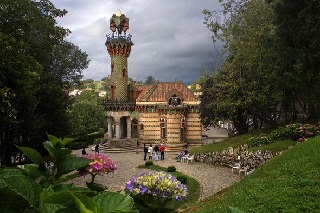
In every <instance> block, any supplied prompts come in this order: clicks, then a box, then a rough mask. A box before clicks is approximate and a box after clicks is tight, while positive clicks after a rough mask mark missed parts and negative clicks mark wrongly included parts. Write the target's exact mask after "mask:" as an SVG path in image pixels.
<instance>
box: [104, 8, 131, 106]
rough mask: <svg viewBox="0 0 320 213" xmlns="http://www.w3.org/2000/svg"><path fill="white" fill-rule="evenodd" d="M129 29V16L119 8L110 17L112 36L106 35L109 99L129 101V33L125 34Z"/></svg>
mask: <svg viewBox="0 0 320 213" xmlns="http://www.w3.org/2000/svg"><path fill="white" fill-rule="evenodd" d="M128 29H129V18H126V16H125V15H124V14H121V11H120V10H119V11H118V12H117V13H116V14H113V16H112V18H111V19H110V30H111V31H112V36H111V37H110V36H109V35H108V37H107V41H106V46H107V50H108V53H109V55H110V57H111V100H112V101H117V102H127V101H129V94H128V57H129V55H130V52H131V46H132V45H133V43H132V41H131V35H129V36H126V31H127V30H128Z"/></svg>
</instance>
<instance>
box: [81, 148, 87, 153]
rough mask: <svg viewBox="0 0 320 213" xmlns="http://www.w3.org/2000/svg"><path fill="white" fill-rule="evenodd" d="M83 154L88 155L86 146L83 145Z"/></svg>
mask: <svg viewBox="0 0 320 213" xmlns="http://www.w3.org/2000/svg"><path fill="white" fill-rule="evenodd" d="M82 155H87V152H86V148H85V147H83V149H82Z"/></svg>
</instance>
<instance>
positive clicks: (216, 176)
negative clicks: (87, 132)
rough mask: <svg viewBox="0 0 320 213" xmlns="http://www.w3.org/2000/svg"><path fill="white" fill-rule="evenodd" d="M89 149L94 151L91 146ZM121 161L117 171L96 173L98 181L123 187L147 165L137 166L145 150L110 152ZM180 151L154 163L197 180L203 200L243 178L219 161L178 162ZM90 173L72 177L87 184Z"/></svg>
mask: <svg viewBox="0 0 320 213" xmlns="http://www.w3.org/2000/svg"><path fill="white" fill-rule="evenodd" d="M87 152H92V151H91V150H90V151H89V149H87ZM74 154H76V155H78V156H80V155H81V150H76V151H74ZM106 155H107V156H108V157H109V158H111V159H112V160H113V161H114V162H115V164H116V165H117V170H116V172H115V173H109V174H105V175H104V176H99V175H98V176H96V178H95V182H97V183H101V184H103V185H105V186H107V187H108V189H109V190H114V191H122V190H123V189H124V188H125V184H126V182H127V181H128V180H129V179H130V178H131V177H133V176H135V175H138V174H140V173H141V172H142V171H144V170H143V169H139V168H137V166H139V165H142V164H144V162H145V161H144V160H143V153H142V152H139V153H138V154H137V153H133V152H128V153H106ZM176 156H177V154H174V153H168V152H167V153H165V160H164V161H154V164H156V165H159V166H162V167H168V166H175V167H176V169H177V171H179V172H182V173H184V174H186V175H188V176H190V177H192V178H194V179H195V180H197V181H198V182H199V183H200V185H201V193H200V200H203V199H205V198H207V197H209V196H211V195H214V194H216V193H217V192H219V191H221V190H223V189H225V188H228V187H230V186H231V185H232V184H234V183H235V182H237V181H239V180H240V177H239V175H238V174H232V171H231V168H226V167H222V166H217V165H209V164H204V163H197V162H195V163H192V164H188V163H182V162H176V160H175V157H176ZM90 178H91V176H90V175H87V176H86V177H80V178H76V179H74V180H72V182H74V183H75V184H77V185H78V186H85V182H86V181H87V182H89V181H90V180H91V179H90Z"/></svg>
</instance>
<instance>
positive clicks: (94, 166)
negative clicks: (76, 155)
mask: <svg viewBox="0 0 320 213" xmlns="http://www.w3.org/2000/svg"><path fill="white" fill-rule="evenodd" d="M82 157H84V158H87V159H90V160H92V161H91V162H90V163H89V164H88V166H86V167H83V168H81V169H79V174H80V175H82V176H85V175H87V174H90V175H91V178H92V179H91V183H93V182H94V178H95V176H96V175H97V174H99V175H104V174H105V173H107V174H108V173H109V172H114V170H116V169H117V167H116V165H115V164H114V162H113V161H112V160H111V159H110V158H108V157H107V156H105V155H104V154H101V153H95V154H86V155H83V156H82Z"/></svg>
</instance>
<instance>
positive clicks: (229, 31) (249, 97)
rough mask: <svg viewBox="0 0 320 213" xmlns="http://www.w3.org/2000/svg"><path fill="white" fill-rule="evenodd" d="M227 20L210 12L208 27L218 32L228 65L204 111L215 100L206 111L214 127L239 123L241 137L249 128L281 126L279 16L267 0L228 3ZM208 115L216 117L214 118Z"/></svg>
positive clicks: (204, 99) (204, 100) (203, 100)
mask: <svg viewBox="0 0 320 213" xmlns="http://www.w3.org/2000/svg"><path fill="white" fill-rule="evenodd" d="M222 5H223V8H224V10H223V11H222V13H221V14H220V15H223V14H225V15H226V17H225V18H226V20H225V21H224V22H221V19H222V18H221V17H219V16H218V13H216V12H210V11H208V10H205V11H204V14H205V16H206V17H205V23H206V24H207V27H208V28H209V29H210V30H211V31H212V32H213V34H214V35H213V36H214V41H215V40H221V41H222V42H224V44H225V45H224V46H225V48H226V51H225V52H226V53H227V54H228V55H227V59H226V61H225V63H224V65H223V66H222V68H221V69H220V70H219V71H218V73H217V74H216V75H214V76H213V77H212V78H213V79H212V80H210V81H212V82H213V83H211V85H212V86H211V87H212V89H211V90H205V91H204V93H203V96H202V97H201V105H207V104H208V102H207V101H210V98H207V97H205V96H209V97H210V96H212V95H213V94H211V95H210V94H209V93H208V92H213V93H216V94H214V97H215V99H212V102H214V103H213V104H212V106H214V108H210V110H213V111H214V113H209V114H208V111H207V110H206V108H205V107H203V109H204V111H201V117H202V119H203V120H206V123H208V121H211V123H210V122H209V124H212V123H214V122H216V121H217V120H229V121H233V122H234V124H235V127H236V128H237V130H238V131H239V132H240V133H243V132H246V131H247V130H248V128H249V125H251V124H253V126H254V127H255V128H260V127H261V126H262V124H263V123H264V122H268V123H275V122H276V119H275V118H277V105H278V104H279V102H280V100H281V97H282V93H281V92H279V90H278V86H279V84H277V80H276V75H275V71H274V70H276V69H277V66H276V65H275V63H273V62H274V61H276V54H275V46H274V44H275V43H276V37H275V36H274V34H273V28H274V25H273V11H272V9H271V7H270V6H269V5H268V4H266V3H265V2H264V1H263V0H251V1H248V0H239V1H223V4H222ZM208 115H211V116H210V117H208Z"/></svg>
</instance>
